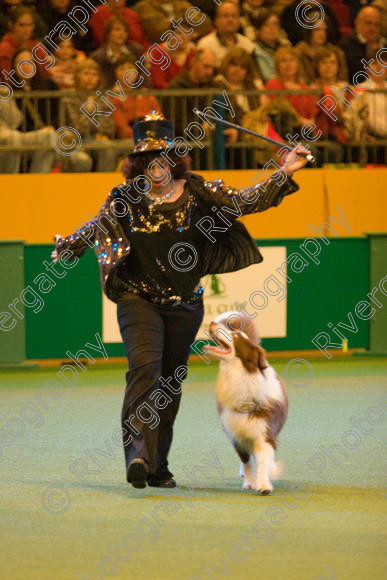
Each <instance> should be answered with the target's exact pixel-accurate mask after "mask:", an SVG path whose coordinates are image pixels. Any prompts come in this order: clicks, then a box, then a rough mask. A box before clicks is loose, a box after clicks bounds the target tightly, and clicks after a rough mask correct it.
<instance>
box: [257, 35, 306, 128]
mask: <svg viewBox="0 0 387 580" xmlns="http://www.w3.org/2000/svg"><path fill="white" fill-rule="evenodd" d="M274 69H275V73H276V77H275V78H273V79H270V80H269V81H267V83H266V88H267V89H268V90H285V89H289V90H290V91H295V90H298V91H299V90H305V89H307V88H308V87H307V86H306V85H305V84H304V83H303V82H302V67H301V63H300V59H299V57H298V54H297V52H296V50H295V48H294V47H290V46H289V47H283V48H280V49H278V50H277V52H276V54H275V58H274ZM270 99H271V100H273V101H279V103H281V101H282V100H283V99H286V101H288V103H290V105H291V108H292V109H293V111H294V113H295V119H296V123H295V126H291V125H293V121H292V120H290V122H289V123H287V122H286V123H285V122H284V117H283V116H282V115H280V116H279V120H278V121H277V125H276V129H277V131H278V132H279V133H280V134H281V135H283V133H284V132H285V133H286V132H288V131H295V130H296V128H300V127H301V126H302V125H304V124H305V123H313V122H314V118H315V115H316V97H315V96H314V95H297V94H292V93H288V94H285V95H283V96H278V97H277V96H276V95H271V96H270ZM287 112H288V111H287V110H286V111H285V113H287ZM286 125H288V126H287V127H286Z"/></svg>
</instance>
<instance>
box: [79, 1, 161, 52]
mask: <svg viewBox="0 0 387 580" xmlns="http://www.w3.org/2000/svg"><path fill="white" fill-rule="evenodd" d="M113 16H121V17H122V18H124V19H125V20H126V22H127V24H128V28H129V31H130V38H131V40H132V41H133V42H136V43H137V44H140V45H141V46H142V47H143V49H144V50H148V48H149V47H150V42H149V40H148V39H147V38H146V36H145V34H144V31H143V29H142V26H141V22H140V18H139V16H138V14H137V12H135V11H134V10H131V9H130V8H126V6H125V0H107V3H106V5H105V6H98V8H97V12H95V13H94V14H93V15H92V17H91V18H90V21H89V26H90V28H91V31H92V33H93V38H94V43H95V45H96V46H101V44H102V43H103V39H104V34H105V30H106V26H107V24H108V22H109V20H110V19H111V18H113Z"/></svg>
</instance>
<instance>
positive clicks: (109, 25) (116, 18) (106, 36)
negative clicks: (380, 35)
mask: <svg viewBox="0 0 387 580" xmlns="http://www.w3.org/2000/svg"><path fill="white" fill-rule="evenodd" d="M115 24H121V26H123V27H124V28H125V30H126V32H127V33H128V37H129V35H130V29H129V25H128V23H127V21H126V20H125V18H123V17H122V16H113V18H110V20H109V21H108V23H107V25H106V28H105V33H104V35H103V42H104V44H105V43H106V42H107V41H108V39H109V36H110V33H111V31H112V28H113V26H114V25H115Z"/></svg>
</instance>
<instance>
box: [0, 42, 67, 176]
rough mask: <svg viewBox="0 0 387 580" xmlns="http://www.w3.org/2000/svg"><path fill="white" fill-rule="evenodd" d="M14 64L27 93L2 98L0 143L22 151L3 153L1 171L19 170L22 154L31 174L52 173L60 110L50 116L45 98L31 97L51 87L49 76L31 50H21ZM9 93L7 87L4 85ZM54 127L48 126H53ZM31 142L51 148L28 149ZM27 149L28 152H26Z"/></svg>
mask: <svg viewBox="0 0 387 580" xmlns="http://www.w3.org/2000/svg"><path fill="white" fill-rule="evenodd" d="M20 63H23V64H22V66H23V72H24V73H25V75H31V78H30V79H27V80H26V78H25V77H24V76H21V75H20V74H19V73H18V71H19V67H18V64H20ZM11 66H12V67H13V68H14V69H15V71H16V73H15V76H16V80H18V81H19V82H24V85H23V86H22V87H21V90H22V91H25V96H24V97H23V98H21V99H19V98H18V99H16V98H15V97H13V98H11V99H8V100H2V103H1V107H0V144H1V145H8V146H17V147H19V150H18V151H9V152H7V151H5V152H3V151H1V152H0V173H19V172H20V165H21V158H22V154H23V155H25V156H26V157H27V160H28V162H29V168H28V171H29V172H30V173H48V172H49V171H51V169H52V168H53V166H54V162H55V151H54V149H53V145H52V139H53V135H54V127H53V126H51V123H52V120H53V119H54V118H55V117H56V113H53V111H52V109H51V111H50V118H47V117H46V118H45V114H46V111H47V108H46V107H45V103H44V102H43V100H38V99H36V98H33V97H32V96H31V90H37V89H49V88H50V86H49V83H50V81H48V80H47V79H43V80H42V79H41V78H40V75H39V71H37V70H36V65H35V63H34V61H33V59H32V54H31V52H30V51H29V50H26V49H19V50H18V51H17V52H16V53H15V55H14V58H13V61H12V63H11ZM1 91H2V92H3V93H5V89H3V88H1ZM49 124H50V126H46V125H49ZM31 145H42V146H47V151H28V147H29V146H31ZM26 150H27V151H26Z"/></svg>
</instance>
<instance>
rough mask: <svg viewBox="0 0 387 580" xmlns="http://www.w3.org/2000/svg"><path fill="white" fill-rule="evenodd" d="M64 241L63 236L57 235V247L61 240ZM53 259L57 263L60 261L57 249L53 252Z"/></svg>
mask: <svg viewBox="0 0 387 580" xmlns="http://www.w3.org/2000/svg"><path fill="white" fill-rule="evenodd" d="M62 239H63V238H62V236H60V235H59V234H55V245H57V244H58V242H59V240H62ZM51 258H52V259H53V261H54V262H57V261H58V259H59V256H58V252H57V251H56V248H55V250H53V251H52V252H51Z"/></svg>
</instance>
